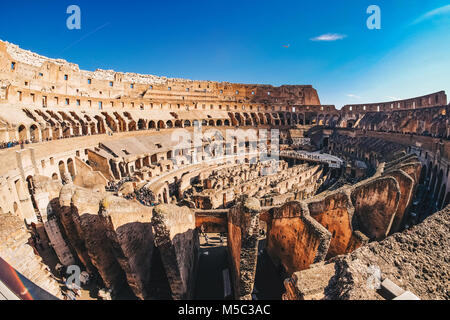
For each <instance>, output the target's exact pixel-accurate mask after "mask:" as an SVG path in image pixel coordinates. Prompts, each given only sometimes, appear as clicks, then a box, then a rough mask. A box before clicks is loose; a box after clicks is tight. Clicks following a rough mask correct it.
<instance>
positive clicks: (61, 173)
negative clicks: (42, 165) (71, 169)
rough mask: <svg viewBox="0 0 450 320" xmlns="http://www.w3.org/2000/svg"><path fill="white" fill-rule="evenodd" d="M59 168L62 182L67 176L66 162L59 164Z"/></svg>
mask: <svg viewBox="0 0 450 320" xmlns="http://www.w3.org/2000/svg"><path fill="white" fill-rule="evenodd" d="M58 168H59V176H60V177H61V180H63V178H64V176H65V174H66V166H65V165H64V161H60V162H59V163H58Z"/></svg>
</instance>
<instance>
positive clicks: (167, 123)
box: [166, 120, 173, 129]
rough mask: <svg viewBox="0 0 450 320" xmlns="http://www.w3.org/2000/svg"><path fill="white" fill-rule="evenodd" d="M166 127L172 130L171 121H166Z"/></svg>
mask: <svg viewBox="0 0 450 320" xmlns="http://www.w3.org/2000/svg"><path fill="white" fill-rule="evenodd" d="M166 127H167V128H169V129H170V128H173V123H172V121H171V120H168V121H167V122H166Z"/></svg>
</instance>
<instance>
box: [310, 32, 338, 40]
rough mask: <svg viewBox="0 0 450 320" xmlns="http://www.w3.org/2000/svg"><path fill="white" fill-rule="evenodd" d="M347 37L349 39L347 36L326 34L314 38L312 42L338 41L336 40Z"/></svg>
mask: <svg viewBox="0 0 450 320" xmlns="http://www.w3.org/2000/svg"><path fill="white" fill-rule="evenodd" d="M345 37H347V36H346V35H345V34H339V33H326V34H323V35H321V36H318V37H315V38H312V39H311V41H336V40H342V39H344V38H345Z"/></svg>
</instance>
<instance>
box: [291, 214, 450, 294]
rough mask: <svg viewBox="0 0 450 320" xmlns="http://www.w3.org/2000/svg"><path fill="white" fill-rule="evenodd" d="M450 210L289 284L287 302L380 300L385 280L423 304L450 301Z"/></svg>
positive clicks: (300, 275)
mask: <svg viewBox="0 0 450 320" xmlns="http://www.w3.org/2000/svg"><path fill="white" fill-rule="evenodd" d="M449 211H450V208H449V207H447V208H446V209H444V210H442V211H440V212H438V213H435V214H434V215H433V216H431V217H429V218H427V219H426V220H425V221H424V222H423V223H421V224H419V225H417V226H415V227H413V228H412V229H410V230H408V232H404V233H396V234H395V235H392V236H390V237H388V238H387V239H385V240H383V241H381V242H373V243H371V244H369V245H367V246H364V247H362V248H359V249H357V250H355V251H354V252H352V253H350V254H347V255H344V256H339V257H336V258H335V259H332V260H331V261H329V262H328V263H325V264H323V263H322V264H318V265H313V266H311V268H310V269H308V270H304V271H300V272H296V273H295V274H293V275H292V277H290V278H289V279H287V280H286V281H285V286H286V293H285V294H284V296H283V298H284V299H287V300H303V299H304V300H320V299H321V300H380V299H383V298H382V297H381V296H380V295H379V294H378V293H377V291H376V288H377V283H376V277H377V273H376V272H377V270H378V271H379V275H380V279H379V280H380V281H384V280H385V279H390V280H391V281H392V282H394V283H395V284H396V285H398V286H399V287H400V288H402V289H404V290H408V291H410V292H412V293H414V294H415V295H417V296H418V297H419V298H420V299H422V300H448V299H449V298H450V296H449V291H448V288H449V284H450V283H449V279H450V275H449V270H448V260H447V258H448V250H449V239H450V238H449V237H448V234H449V232H450V224H449V213H450V212H449Z"/></svg>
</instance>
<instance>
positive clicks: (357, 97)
mask: <svg viewBox="0 0 450 320" xmlns="http://www.w3.org/2000/svg"><path fill="white" fill-rule="evenodd" d="M347 97H349V98H356V99H361V97H360V96H357V95H356V94H351V93H349V94H348V95H347Z"/></svg>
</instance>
